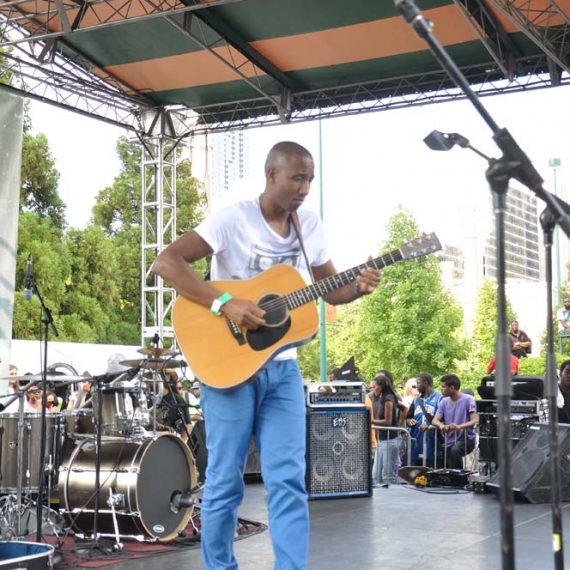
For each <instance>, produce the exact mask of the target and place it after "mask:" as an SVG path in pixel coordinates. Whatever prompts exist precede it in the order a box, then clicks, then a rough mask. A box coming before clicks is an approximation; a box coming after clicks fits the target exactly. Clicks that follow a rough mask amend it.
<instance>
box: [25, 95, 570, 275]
mask: <svg viewBox="0 0 570 570" xmlns="http://www.w3.org/2000/svg"><path fill="white" fill-rule="evenodd" d="M569 89H570V88H569V87H558V88H551V89H541V90H537V91H531V92H527V93H518V94H511V95H499V96H495V97H487V98H485V99H483V102H484V104H485V105H486V106H487V107H488V109H489V111H490V113H491V115H492V116H493V118H494V119H495V121H496V122H497V123H498V124H499V126H501V127H507V128H508V129H509V130H510V131H511V132H512V133H513V135H514V136H515V137H516V139H517V140H518V142H519V143H520V145H521V146H522V148H523V149H524V150H525V151H526V152H527V154H528V155H529V156H530V158H531V159H532V161H533V162H534V164H535V166H536V167H537V169H538V170H539V172H540V173H541V174H542V176H543V178H545V187H546V188H547V189H552V179H553V174H552V170H551V169H549V167H548V160H549V158H554V157H555V158H560V159H561V160H562V167H561V168H560V169H559V170H558V190H559V193H560V192H561V191H562V192H566V190H567V189H568V188H570V181H569V180H568V174H567V172H568V171H569V166H570V145H569V143H568V140H569V136H568V133H569V132H570V105H569V104H568V100H569V95H570V90H569ZM31 116H32V129H33V131H34V132H44V133H46V135H47V136H48V140H49V144H50V148H51V151H52V154H53V156H54V157H55V160H56V167H57V169H58V170H59V172H60V174H61V178H60V188H59V190H60V194H61V196H62V198H63V200H64V201H65V202H66V204H67V219H68V222H69V223H70V225H72V226H75V227H82V226H84V225H85V224H86V223H87V222H88V220H89V217H90V215H91V212H90V211H91V207H92V206H93V204H94V200H95V196H96V193H97V192H98V191H99V190H101V189H102V188H104V187H105V186H107V185H110V184H111V183H112V181H113V178H114V177H115V176H116V175H117V174H118V170H119V163H118V160H117V156H116V152H115V142H116V139H117V137H118V136H120V135H121V134H126V132H125V131H123V130H121V129H119V128H115V127H112V126H109V125H107V124H105V123H103V122H100V121H97V120H95V119H90V118H86V117H83V116H81V115H78V114H75V113H72V112H68V111H63V110H60V109H58V108H55V107H52V106H49V105H46V104H42V103H36V102H33V103H32V105H31ZM433 129H438V130H441V131H444V132H459V133H461V134H463V135H464V136H466V137H467V138H468V139H469V140H470V141H471V144H472V145H473V146H475V147H478V148H479V149H480V150H482V151H483V152H485V153H486V154H489V155H495V156H497V155H498V154H499V153H498V151H497V149H496V147H495V145H494V143H493V141H492V139H491V132H490V130H489V129H488V127H487V126H486V124H485V123H484V122H483V121H482V119H481V118H480V117H479V115H478V114H477V113H476V111H475V110H474V109H473V107H472V106H471V105H470V104H469V103H468V102H467V101H457V102H452V103H442V104H437V105H429V106H422V107H410V108H407V109H399V110H394V111H382V112H377V113H367V114H363V115H360V116H355V117H344V118H336V119H329V120H325V121H323V122H322V137H323V138H322V140H323V147H322V148H323V156H322V159H323V200H324V206H325V216H324V217H325V224H326V227H327V233H328V236H329V242H330V249H331V253H332V257H333V259H334V260H335V264H336V265H337V268H338V269H344V268H346V267H349V266H353V265H356V264H358V263H361V262H362V261H364V260H365V258H366V256H367V255H368V254H369V253H376V252H377V246H378V244H379V243H380V242H381V241H382V240H383V239H385V237H386V222H387V221H388V219H389V217H390V216H391V215H392V214H393V213H394V212H395V209H396V207H397V205H398V204H402V205H403V206H405V207H406V208H407V209H409V210H411V211H412V213H413V214H414V215H415V216H416V218H417V220H418V222H419V223H420V225H421V227H422V229H424V230H425V231H436V232H437V233H438V235H439V236H440V238H441V239H442V240H445V241H450V242H453V241H456V240H457V239H459V238H460V237H462V236H463V235H465V232H466V231H470V230H469V218H470V217H471V216H472V214H473V208H474V206H475V205H477V204H482V203H483V201H484V200H486V199H487V196H488V193H489V190H488V188H487V185H486V183H485V175H484V173H485V167H486V164H485V162H484V161H483V160H482V159H481V158H479V157H478V156H476V155H475V154H473V153H471V152H470V151H469V150H464V149H460V148H455V149H453V150H452V151H450V152H435V151H432V150H429V149H428V148H427V147H426V146H425V145H424V143H423V142H422V139H423V138H424V136H425V135H427V134H428V133H429V132H430V131H432V130H433ZM248 138H249V145H250V153H249V172H250V175H249V176H248V178H247V179H246V180H243V181H241V182H240V183H238V184H236V186H235V188H234V191H235V193H236V196H237V195H240V196H245V195H250V196H255V195H258V194H259V193H260V192H261V191H262V190H263V162H264V160H265V156H266V154H267V151H268V149H269V148H270V147H271V146H272V144H274V143H275V142H277V141H279V140H284V139H289V140H295V141H298V142H300V143H301V144H304V145H305V146H307V148H309V149H310V150H311V151H312V152H313V154H314V156H315V159H316V160H317V161H318V156H319V138H318V123H317V122H311V123H303V124H298V125H289V126H283V127H268V128H262V129H253V130H251V131H248ZM201 174H202V173H197V175H198V176H200V175H201ZM319 188H320V181H319V179H318V176H317V178H316V180H315V181H314V183H313V189H312V195H311V197H310V200H309V201H308V202H309V203H308V207H310V208H313V209H316V210H318V200H319Z"/></svg>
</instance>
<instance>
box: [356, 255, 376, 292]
mask: <svg viewBox="0 0 570 570" xmlns="http://www.w3.org/2000/svg"><path fill="white" fill-rule="evenodd" d="M372 259H373V258H372V256H369V257H368V261H372ZM356 280H357V282H358V291H359V292H360V293H361V294H363V295H370V293H372V292H373V291H374V289H376V287H377V286H378V283H379V282H380V271H379V270H378V269H374V268H373V267H366V268H365V269H363V270H362V272H361V273H360V275H359V276H358V277H357V278H356Z"/></svg>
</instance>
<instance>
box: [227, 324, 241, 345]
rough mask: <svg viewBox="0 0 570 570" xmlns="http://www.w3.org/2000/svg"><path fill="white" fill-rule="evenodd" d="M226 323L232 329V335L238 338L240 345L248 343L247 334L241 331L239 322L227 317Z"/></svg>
mask: <svg viewBox="0 0 570 570" xmlns="http://www.w3.org/2000/svg"><path fill="white" fill-rule="evenodd" d="M226 324H227V325H228V328H229V329H230V332H231V333H232V336H233V337H234V338H235V339H236V340H237V343H238V344H239V345H240V346H241V345H243V344H245V343H246V340H245V336H243V333H242V332H241V329H240V328H239V326H238V325H237V323H235V322H234V321H232V320H231V319H228V318H226Z"/></svg>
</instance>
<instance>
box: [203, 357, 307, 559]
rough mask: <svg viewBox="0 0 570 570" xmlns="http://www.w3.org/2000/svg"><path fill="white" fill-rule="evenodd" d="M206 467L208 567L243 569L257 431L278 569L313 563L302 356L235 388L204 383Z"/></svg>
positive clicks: (205, 544)
mask: <svg viewBox="0 0 570 570" xmlns="http://www.w3.org/2000/svg"><path fill="white" fill-rule="evenodd" d="M200 404H201V406H202V410H203V412H204V421H205V424H206V446H207V448H208V466H207V468H206V487H205V490H204V498H203V501H202V510H201V526H202V537H201V538H202V559H203V561H204V568H205V569H206V570H226V569H227V570H230V569H231V570H233V569H235V568H237V567H238V565H237V561H236V558H235V556H234V552H233V540H234V535H235V532H236V528H237V509H238V506H239V505H240V503H241V501H242V499H243V494H244V482H243V472H244V468H245V461H246V457H247V451H248V447H249V440H250V437H251V434H252V433H253V434H254V435H255V440H256V443H257V448H258V450H259V455H260V460H261V473H262V475H263V482H264V484H265V489H266V491H267V496H268V510H269V529H270V532H271V541H272V544H273V551H274V553H275V570H301V569H305V568H306V567H307V556H308V550H309V509H308V504H307V492H306V490H305V439H306V438H305V423H306V413H305V403H304V391H303V382H302V379H301V374H300V372H299V368H298V366H297V361H296V360H278V361H272V362H270V363H269V364H267V366H266V367H265V368H264V369H263V370H262V371H261V372H260V373H259V374H258V375H257V376H256V378H255V380H254V381H253V382H250V383H247V384H242V385H240V386H238V387H237V388H232V389H229V390H217V389H215V388H210V387H208V386H205V385H202V393H201V398H200Z"/></svg>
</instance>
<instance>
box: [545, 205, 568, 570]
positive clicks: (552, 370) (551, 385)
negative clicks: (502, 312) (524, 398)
mask: <svg viewBox="0 0 570 570" xmlns="http://www.w3.org/2000/svg"><path fill="white" fill-rule="evenodd" d="M540 224H541V226H542V231H543V234H544V253H545V255H544V257H545V265H546V341H547V344H546V347H547V349H546V375H545V378H544V380H545V382H544V383H545V392H546V397H547V399H548V424H549V427H550V470H551V471H552V473H551V486H552V495H551V509H552V537H553V548H554V564H555V568H556V569H557V570H561V569H563V568H564V546H563V541H562V512H561V506H560V502H561V485H562V482H561V478H560V440H559V437H558V407H557V405H556V397H557V395H558V383H557V381H556V380H557V377H556V357H555V356H554V326H553V323H552V235H553V233H554V228H555V226H556V223H555V221H554V217H553V216H552V214H551V212H550V211H549V210H548V208H546V209H545V210H544V211H543V212H542V214H541V215H540Z"/></svg>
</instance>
